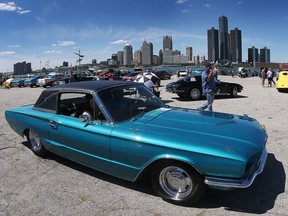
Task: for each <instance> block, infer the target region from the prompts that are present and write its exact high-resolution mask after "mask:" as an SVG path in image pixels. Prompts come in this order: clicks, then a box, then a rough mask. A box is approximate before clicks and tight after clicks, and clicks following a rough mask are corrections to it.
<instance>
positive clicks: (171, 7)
mask: <svg viewBox="0 0 288 216" xmlns="http://www.w3.org/2000/svg"><path fill="white" fill-rule="evenodd" d="M287 6H288V1H287V0H274V1H259V0H151V1H147V0H18V1H2V0H0V38H1V40H0V72H6V71H12V70H13V64H14V63H16V62H22V61H26V62H31V63H32V68H33V69H39V68H40V67H45V65H46V66H48V65H49V66H50V67H54V66H59V65H62V63H63V61H67V62H69V65H75V64H76V59H77V56H76V55H75V54H74V53H75V52H78V50H79V49H80V50H81V54H83V55H84V58H83V60H82V63H90V62H91V60H92V59H97V61H98V62H99V61H102V60H106V59H107V58H110V57H111V54H112V53H116V52H117V51H119V50H123V47H124V46H125V44H127V43H129V44H131V45H132V47H133V52H134V51H135V50H138V49H140V48H141V46H142V43H143V41H144V40H146V41H147V42H151V43H153V46H154V54H156V55H158V53H159V49H162V40H163V36H164V35H170V36H172V39H173V49H177V50H180V51H181V53H185V47H186V46H192V47H193V55H205V56H206V58H207V30H208V29H210V28H211V27H215V28H216V29H218V18H219V17H220V16H223V15H224V16H226V17H227V18H228V28H229V30H231V29H235V28H236V27H237V28H238V29H240V30H241V31H242V49H243V60H246V59H247V49H248V48H250V47H251V46H255V47H257V48H258V49H260V48H263V47H267V48H269V49H270V52H271V62H288V49H287V48H288V44H287V38H288V36H287V35H288V34H287V31H288V28H287V26H288V14H287Z"/></svg>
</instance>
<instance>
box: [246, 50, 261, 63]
mask: <svg viewBox="0 0 288 216" xmlns="http://www.w3.org/2000/svg"><path fill="white" fill-rule="evenodd" d="M248 62H249V63H252V64H253V66H255V63H256V62H259V52H258V49H257V48H255V46H252V47H251V48H248Z"/></svg>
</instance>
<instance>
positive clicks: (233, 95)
mask: <svg viewBox="0 0 288 216" xmlns="http://www.w3.org/2000/svg"><path fill="white" fill-rule="evenodd" d="M237 94H238V89H237V87H233V88H232V89H231V92H230V95H231V97H236V96H237Z"/></svg>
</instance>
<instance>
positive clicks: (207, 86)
mask: <svg viewBox="0 0 288 216" xmlns="http://www.w3.org/2000/svg"><path fill="white" fill-rule="evenodd" d="M217 73H218V72H217V70H216V71H214V73H213V70H212V64H210V63H207V64H206V65H205V70H204V71H203V73H202V77H201V79H202V91H203V94H204V95H205V96H206V99H207V100H206V102H205V103H204V104H203V105H202V106H201V107H199V108H198V109H199V110H205V109H207V110H208V111H213V108H212V104H213V102H214V96H215V87H216V79H215V77H217Z"/></svg>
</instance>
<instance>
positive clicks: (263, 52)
mask: <svg viewBox="0 0 288 216" xmlns="http://www.w3.org/2000/svg"><path fill="white" fill-rule="evenodd" d="M260 62H265V63H270V49H267V47H264V48H262V49H260Z"/></svg>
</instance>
